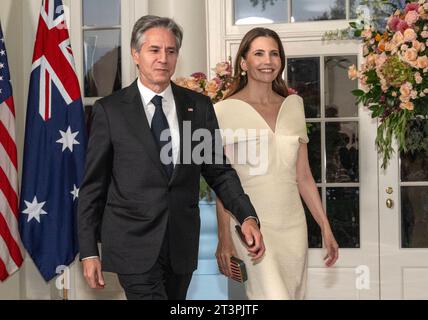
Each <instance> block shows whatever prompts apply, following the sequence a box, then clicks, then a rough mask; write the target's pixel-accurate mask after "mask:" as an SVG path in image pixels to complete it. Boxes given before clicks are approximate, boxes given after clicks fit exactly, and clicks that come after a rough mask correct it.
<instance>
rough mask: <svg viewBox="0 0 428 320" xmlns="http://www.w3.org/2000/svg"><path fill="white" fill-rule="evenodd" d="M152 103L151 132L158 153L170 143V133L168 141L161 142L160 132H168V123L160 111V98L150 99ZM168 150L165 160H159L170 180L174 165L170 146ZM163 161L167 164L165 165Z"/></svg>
mask: <svg viewBox="0 0 428 320" xmlns="http://www.w3.org/2000/svg"><path fill="white" fill-rule="evenodd" d="M152 103H153V104H154V106H155V107H156V108H155V114H154V115H153V119H152V125H151V130H152V134H153V137H154V139H155V142H156V144H157V146H158V148H159V152H160V151H161V149H162V148H163V147H164V146H165V145H167V144H168V143H170V142H171V133H168V139H165V137H164V139H163V141H162V140H161V134H162V132H163V131H164V130H169V125H168V121H167V119H166V117H165V114H164V113H163V110H162V97H161V96H154V97H153V99H152ZM168 148H169V150H168V154H167V159H161V162H162V164H163V166H164V167H165V170H166V173H167V174H168V177H169V178H171V176H172V172H173V171H174V164H173V163H172V146H169V147H168ZM159 156H161V153H159ZM163 157H165V156H163ZM162 160H164V161H162ZM165 161H166V162H167V163H165Z"/></svg>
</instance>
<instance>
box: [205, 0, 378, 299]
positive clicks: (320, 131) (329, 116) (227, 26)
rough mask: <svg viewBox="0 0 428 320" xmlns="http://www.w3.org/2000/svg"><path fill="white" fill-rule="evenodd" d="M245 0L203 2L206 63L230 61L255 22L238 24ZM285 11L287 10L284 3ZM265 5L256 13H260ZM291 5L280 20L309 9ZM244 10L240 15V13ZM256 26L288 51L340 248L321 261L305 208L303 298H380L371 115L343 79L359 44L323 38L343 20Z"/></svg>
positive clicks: (233, 292) (292, 82) (290, 75)
mask: <svg viewBox="0 0 428 320" xmlns="http://www.w3.org/2000/svg"><path fill="white" fill-rule="evenodd" d="M247 2H248V1H243V0H242V1H240V0H237V1H232V0H222V1H218V0H212V1H211V0H208V1H207V3H208V13H209V22H208V30H209V31H208V36H209V40H208V43H210V44H212V46H210V51H209V59H208V61H209V62H210V64H211V65H210V67H212V66H214V65H215V63H216V62H219V61H222V60H226V58H227V57H229V56H230V57H231V58H232V60H233V61H234V60H235V55H236V52H237V50H238V46H239V43H240V41H241V39H242V37H243V35H244V34H245V33H246V32H247V31H248V30H250V29H251V28H253V27H256V26H258V25H240V24H239V23H237V21H238V18H239V17H237V14H238V12H239V10H240V9H239V8H238V7H239V4H242V5H243V7H242V8H241V9H242V10H241V11H242V12H244V13H245V14H246V15H247V16H248V17H251V19H253V17H252V16H253V15H254V14H253V13H251V10H253V8H251V6H248V3H247ZM244 3H246V4H244ZM293 3H294V4H293V8H294V9H296V8H298V5H299V3H300V2H297V1H294V2H293ZM277 4H278V5H280V4H279V2H278V3H277ZM268 6H269V4H266V10H271V9H272V8H271V9H269V8H268ZM327 7H328V6H327ZM279 9H280V8H279ZM279 9H278V10H279ZM281 10H282V9H281ZM288 10H289V11H290V10H293V9H291V7H290V6H289V7H288ZM263 12H265V11H263V10H262V13H260V12H259V14H261V15H263V14H265V13H263ZM294 12H295V14H294V15H291V18H290V15H288V20H287V19H286V18H284V20H285V21H289V22H291V21H293V19H298V18H299V17H300V19H305V18H304V17H308V15H309V13H308V12H309V11H308V10H306V11H305V8H304V5H302V7H301V8H300V9H299V10H297V11H294ZM271 13H272V16H271V20H274V19H276V18H278V16H277V15H276V13H275V12H273V11H272V10H271ZM244 16H245V15H244V14H243V16H242V17H241V19H245V18H243V17H244ZM285 16H287V15H285ZM347 16H349V14H348V13H347ZM278 20H279V21H281V18H278ZM219 21H220V23H219ZM262 26H263V27H267V28H271V29H273V30H275V31H277V32H278V34H279V35H280V37H281V40H282V42H283V44H284V48H285V53H286V56H287V67H286V69H285V74H284V77H285V78H287V82H288V85H289V86H290V87H292V88H293V89H296V90H297V91H298V94H299V95H301V96H302V97H303V99H304V103H305V114H306V119H307V123H308V124H309V125H310V126H309V139H310V143H309V156H310V163H311V168H312V173H313V175H314V178H315V180H316V182H317V186H318V187H319V192H320V195H321V198H322V200H323V204H324V208H325V209H326V211H327V214H328V216H329V220H330V222H331V225H332V228H333V232H334V233H335V235H336V238H337V240H338V243H339V245H340V247H341V249H340V258H339V261H338V262H337V264H336V265H335V266H334V267H333V268H330V269H328V268H326V267H325V266H324V264H323V256H324V255H325V250H324V249H323V248H322V241H321V236H320V230H319V228H318V227H317V225H316V223H315V222H314V220H313V219H312V218H311V217H309V215H308V228H309V230H308V231H309V247H310V249H309V273H308V288H307V295H306V298H307V299H379V297H380V290H379V288H380V287H379V221H378V220H379V219H378V217H379V216H378V196H377V191H378V171H377V154H376V150H375V147H374V139H375V134H376V122H375V121H372V120H371V118H370V115H369V113H368V112H367V111H366V110H365V109H364V108H362V107H360V108H358V107H357V106H356V105H355V99H354V97H353V96H352V95H351V93H350V92H351V91H352V90H353V89H355V88H356V86H357V83H356V82H352V81H350V80H349V79H348V78H347V67H348V66H349V65H351V64H359V63H360V61H361V55H360V53H361V47H360V44H359V42H357V41H331V42H325V41H322V40H321V38H322V35H323V34H324V31H325V30H331V29H335V28H343V27H346V26H347V22H346V20H342V21H322V22H307V23H305V22H301V23H280V22H279V23H274V24H270V25H262ZM230 298H232V299H235V298H243V295H242V288H240V289H239V288H237V287H236V284H231V286H230Z"/></svg>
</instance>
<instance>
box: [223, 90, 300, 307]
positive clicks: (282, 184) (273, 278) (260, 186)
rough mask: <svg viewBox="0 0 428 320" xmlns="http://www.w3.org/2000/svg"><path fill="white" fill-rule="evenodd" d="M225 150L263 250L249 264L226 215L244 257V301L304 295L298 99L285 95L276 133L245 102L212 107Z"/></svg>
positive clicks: (233, 224) (237, 247) (239, 101)
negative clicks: (249, 204) (251, 207)
mask: <svg viewBox="0 0 428 320" xmlns="http://www.w3.org/2000/svg"><path fill="white" fill-rule="evenodd" d="M215 112H216V115H217V119H218V122H219V127H220V129H221V130H222V137H223V144H224V147H225V150H226V151H225V152H226V155H227V157H228V159H229V160H230V162H231V164H232V166H233V168H235V170H236V171H237V173H238V175H239V177H240V179H241V183H242V186H243V188H244V190H245V192H246V193H247V194H248V196H249V197H250V200H251V202H252V203H253V205H254V207H255V209H256V211H257V214H258V217H259V219H260V223H261V232H262V234H263V239H264V242H265V245H266V254H265V256H264V257H263V258H262V259H261V261H259V262H257V263H254V262H252V261H251V259H250V257H249V256H248V252H247V250H246V248H245V247H244V246H243V244H242V243H241V241H240V240H239V238H238V236H237V234H236V232H235V225H236V224H237V222H236V221H235V220H233V218H232V219H231V224H230V229H231V232H232V236H233V242H234V245H235V248H236V250H237V254H238V255H239V257H240V258H241V259H243V260H244V261H245V264H246V266H247V272H248V281H247V282H246V283H245V287H246V293H247V296H248V298H249V299H303V298H304V294H305V287H306V276H307V251H308V243H307V227H306V218H305V214H304V210H303V206H302V202H301V199H300V196H299V191H298V188H297V182H296V162H297V153H298V149H299V145H300V143H307V142H308V137H307V132H306V124H305V114H304V108H303V100H302V98H301V97H300V96H298V95H290V96H288V97H287V98H286V99H285V100H284V101H283V103H282V105H281V109H280V111H279V113H278V117H277V120H276V127H275V132H273V131H272V129H271V128H270V127H269V125H268V124H267V123H266V121H265V120H264V119H263V117H262V116H261V115H260V114H259V113H258V112H257V111H256V110H255V109H254V108H253V107H252V106H251V105H249V104H247V103H246V102H244V101H241V100H237V99H227V100H223V101H221V102H219V103H217V104H216V105H215Z"/></svg>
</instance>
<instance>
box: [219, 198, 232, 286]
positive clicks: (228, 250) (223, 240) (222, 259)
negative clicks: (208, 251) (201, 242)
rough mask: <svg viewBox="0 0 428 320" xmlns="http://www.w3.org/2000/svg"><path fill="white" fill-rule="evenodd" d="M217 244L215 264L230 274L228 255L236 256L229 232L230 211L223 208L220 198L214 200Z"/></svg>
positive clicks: (226, 274)
mask: <svg viewBox="0 0 428 320" xmlns="http://www.w3.org/2000/svg"><path fill="white" fill-rule="evenodd" d="M216 211H217V226H218V228H217V233H218V244H217V251H216V254H215V256H216V258H217V264H218V267H219V269H220V272H221V273H223V274H224V275H225V276H227V277H230V276H231V270H230V257H231V256H236V250H235V247H234V245H233V242H232V234H231V232H230V213H229V212H228V211H227V210H226V209H225V208H224V206H223V203H222V202H221V200H220V199H218V198H217V200H216Z"/></svg>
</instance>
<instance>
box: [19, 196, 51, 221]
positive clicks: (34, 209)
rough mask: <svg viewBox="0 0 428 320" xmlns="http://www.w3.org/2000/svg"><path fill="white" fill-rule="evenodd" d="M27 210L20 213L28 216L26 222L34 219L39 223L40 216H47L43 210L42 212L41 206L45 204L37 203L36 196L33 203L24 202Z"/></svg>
mask: <svg viewBox="0 0 428 320" xmlns="http://www.w3.org/2000/svg"><path fill="white" fill-rule="evenodd" d="M24 202H25V205H26V206H27V209H25V210H24V211H22V213H25V214H28V219H27V222H30V221H31V220H33V219H36V220H37V222H38V223H40V215H42V214H48V213H47V212H46V211H45V210H43V206H44V205H45V203H46V201H45V202H40V203H39V202H38V201H37V196H34V199H33V202H28V201H26V200H24Z"/></svg>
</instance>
